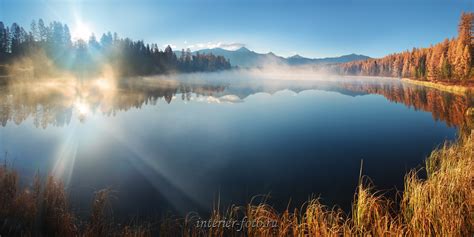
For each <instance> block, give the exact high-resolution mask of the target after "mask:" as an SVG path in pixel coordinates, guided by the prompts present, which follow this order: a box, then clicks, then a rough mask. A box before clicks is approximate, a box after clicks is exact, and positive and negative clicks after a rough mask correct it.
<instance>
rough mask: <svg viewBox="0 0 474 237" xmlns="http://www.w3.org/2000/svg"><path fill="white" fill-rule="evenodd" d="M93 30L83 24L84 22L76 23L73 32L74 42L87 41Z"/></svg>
mask: <svg viewBox="0 0 474 237" xmlns="http://www.w3.org/2000/svg"><path fill="white" fill-rule="evenodd" d="M91 34H92V30H91V29H90V27H89V26H88V25H87V24H86V23H84V22H82V21H76V24H75V25H74V27H73V30H72V32H71V35H72V38H73V39H74V40H79V39H82V40H87V39H88V38H89V36H91Z"/></svg>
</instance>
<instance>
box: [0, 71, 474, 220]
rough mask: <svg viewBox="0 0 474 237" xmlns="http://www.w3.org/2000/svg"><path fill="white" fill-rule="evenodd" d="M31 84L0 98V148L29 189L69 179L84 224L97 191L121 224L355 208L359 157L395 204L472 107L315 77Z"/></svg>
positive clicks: (385, 82)
mask: <svg viewBox="0 0 474 237" xmlns="http://www.w3.org/2000/svg"><path fill="white" fill-rule="evenodd" d="M25 80H26V79H24V78H23V79H22V78H16V79H14V80H13V82H11V83H9V84H7V85H5V86H2V87H1V89H0V97H1V99H0V116H1V117H0V119H1V124H2V127H0V151H2V152H8V157H9V158H8V159H11V162H13V161H14V166H15V168H17V169H18V170H19V171H20V172H21V173H22V174H24V177H26V179H27V180H25V181H24V182H26V183H27V182H29V181H30V179H31V178H32V177H33V175H34V173H35V172H36V171H37V170H38V169H39V170H40V172H41V173H42V174H43V175H46V174H52V175H54V176H56V177H58V178H61V179H62V180H64V182H65V183H66V185H67V187H68V190H69V192H70V194H71V196H72V199H73V206H74V207H75V208H76V209H79V210H80V211H81V212H82V213H86V212H85V211H86V210H85V208H87V207H88V206H89V202H90V200H91V197H92V195H93V192H94V191H96V190H98V189H102V188H106V187H110V188H112V189H113V190H116V193H115V194H114V195H115V196H117V199H116V200H113V205H114V207H115V212H116V213H117V214H119V215H120V216H122V217H125V216H133V215H137V216H141V217H150V216H156V215H161V214H164V213H166V212H167V211H171V212H173V213H186V212H188V211H200V212H204V213H205V212H206V211H209V210H210V209H212V207H213V204H215V203H217V201H218V200H219V201H220V204H221V205H222V206H223V207H227V206H228V205H230V204H232V203H234V204H237V205H242V204H245V203H246V202H248V201H249V200H251V198H252V197H254V196H255V195H261V194H268V195H269V196H270V198H269V202H270V203H272V204H274V205H275V207H276V208H280V209H282V208H285V207H286V206H287V205H290V206H294V205H297V206H299V205H300V204H301V203H303V202H304V201H305V200H307V199H308V197H309V196H310V195H311V194H314V195H317V196H319V195H320V196H321V198H322V201H323V203H325V204H328V205H334V204H338V205H340V206H341V207H343V208H344V209H345V210H346V211H348V209H349V206H350V203H351V201H352V200H351V197H352V195H353V193H354V190H355V187H356V185H357V182H358V175H359V169H360V161H361V159H364V174H365V175H368V176H369V177H371V178H372V180H373V181H374V183H375V185H376V186H377V187H379V188H380V189H382V190H391V191H390V192H388V193H389V194H392V193H393V192H392V191H393V190H394V189H395V188H397V189H402V188H403V186H402V183H403V182H402V181H403V175H404V174H405V173H406V171H407V170H409V169H410V168H414V167H420V166H421V165H422V162H423V160H424V159H425V157H426V156H427V155H428V154H429V153H430V152H431V150H432V149H433V148H434V147H436V146H437V145H438V144H440V143H441V142H443V141H444V140H445V139H453V138H455V136H456V131H457V128H460V127H463V126H466V121H465V119H464V116H463V114H462V113H463V112H465V111H466V109H467V108H469V106H472V98H466V97H462V96H455V95H451V94H446V93H442V92H439V91H436V90H432V89H428V88H423V87H419V86H412V85H408V84H404V83H401V82H400V81H398V80H394V79H382V78H350V77H338V76H332V75H329V74H327V73H325V72H323V71H321V70H318V69H314V68H282V67H267V68H264V69H254V70H232V71H229V72H216V73H191V74H169V75H165V76H150V77H135V78H121V77H117V76H116V75H114V73H113V71H112V70H103V73H102V74H101V75H99V76H97V77H93V78H73V79H71V78H55V79H41V80H36V81H35V82H32V81H27V82H26V81H25ZM295 184H297V185H295ZM290 200H291V202H290V203H289V201H290Z"/></svg>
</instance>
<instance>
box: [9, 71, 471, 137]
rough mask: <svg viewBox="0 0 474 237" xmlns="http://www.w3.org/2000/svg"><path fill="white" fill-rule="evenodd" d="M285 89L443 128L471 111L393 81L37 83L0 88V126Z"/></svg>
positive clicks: (459, 100) (463, 103)
mask: <svg viewBox="0 0 474 237" xmlns="http://www.w3.org/2000/svg"><path fill="white" fill-rule="evenodd" d="M284 89H289V90H292V91H294V92H297V93H299V92H301V91H304V90H311V89H315V90H324V91H334V92H338V93H341V94H344V95H348V96H360V95H366V94H379V95H383V96H384V97H385V98H387V99H388V100H390V101H392V102H396V103H403V104H405V105H406V106H409V107H413V108H415V109H416V110H423V111H428V112H431V113H432V115H433V118H434V119H436V120H442V121H445V122H446V123H447V124H448V125H449V126H459V125H464V124H466V123H470V121H466V120H467V118H466V116H465V113H466V110H467V109H468V108H469V107H470V106H473V104H474V103H473V99H472V97H463V96H459V95H454V94H449V93H444V92H440V91H438V90H435V89H429V88H425V87H420V86H413V85H407V84H403V83H401V82H399V81H390V82H387V81H385V80H384V81H377V80H338V81H274V82H271V83H270V82H269V81H264V83H263V81H259V82H258V81H257V82H256V81H252V82H233V83H232V84H229V83H213V84H209V83H189V82H181V83H180V82H177V81H156V80H155V81H146V80H135V81H134V82H122V83H120V84H119V85H116V84H113V85H108V84H107V82H105V83H104V82H102V81H87V82H79V83H75V84H72V83H64V82H55V83H52V82H48V83H44V82H38V83H12V84H10V85H6V86H3V87H1V88H0V121H1V124H2V126H6V124H7V123H8V122H9V121H10V122H14V123H15V124H20V123H22V122H23V121H25V120H26V119H28V118H32V120H33V123H34V125H35V126H36V127H42V128H46V127H47V126H48V125H53V126H64V125H66V124H69V122H70V121H71V119H72V118H73V117H74V116H77V117H78V118H79V119H80V120H84V119H85V118H86V117H87V116H88V115H89V114H90V113H102V114H104V115H108V116H111V115H112V116H113V115H115V114H116V113H117V112H118V111H127V110H129V109H131V108H141V107H142V106H143V105H148V104H150V105H156V104H157V103H158V101H159V100H164V101H166V103H168V104H169V103H171V102H172V101H173V100H174V99H176V98H180V99H181V100H187V101H189V100H193V99H198V98H201V99H202V98H203V97H206V99H205V100H204V101H207V102H230V103H233V102H239V101H241V100H242V99H245V98H246V97H247V96H249V95H252V94H255V93H258V92H266V93H270V94H273V93H275V92H277V91H280V90H284Z"/></svg>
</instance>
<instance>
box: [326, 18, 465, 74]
mask: <svg viewBox="0 0 474 237" xmlns="http://www.w3.org/2000/svg"><path fill="white" fill-rule="evenodd" d="M473 21H474V13H472V12H471V13H462V15H461V19H460V23H459V26H458V37H457V38H454V39H451V40H450V39H446V40H444V41H443V42H441V43H438V44H436V45H434V46H432V47H429V48H413V49H412V50H411V51H405V52H402V53H395V54H391V55H388V56H386V57H383V58H378V59H367V60H363V61H355V62H348V63H344V64H340V65H337V66H336V68H335V70H336V71H338V72H339V73H341V74H346V75H364V76H387V77H404V78H412V79H418V80H429V81H449V82H460V83H463V82H467V81H474V60H473V58H474V23H473Z"/></svg>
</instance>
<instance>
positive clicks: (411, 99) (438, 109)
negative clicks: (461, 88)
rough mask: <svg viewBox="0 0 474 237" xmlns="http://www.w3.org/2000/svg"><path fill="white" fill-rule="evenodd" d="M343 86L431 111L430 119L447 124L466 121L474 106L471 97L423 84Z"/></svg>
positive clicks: (454, 124)
mask: <svg viewBox="0 0 474 237" xmlns="http://www.w3.org/2000/svg"><path fill="white" fill-rule="evenodd" d="M343 87H344V88H345V89H348V90H351V91H355V92H366V93H370V94H379V95H383V96H384V97H385V98H387V99H388V100H389V101H392V102H397V103H403V104H404V105H406V106H407V107H413V108H415V110H422V111H427V112H431V114H432V116H433V118H434V119H435V120H436V121H438V120H441V121H444V122H446V123H447V124H448V126H460V125H465V124H469V123H470V122H471V121H468V120H469V118H468V117H467V116H466V111H467V110H468V109H469V107H472V106H473V105H474V98H473V97H472V96H459V95H455V94H451V93H447V92H441V91H439V90H436V89H431V88H427V87H422V86H415V85H409V84H404V83H391V84H374V83H352V84H349V83H344V85H343Z"/></svg>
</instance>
